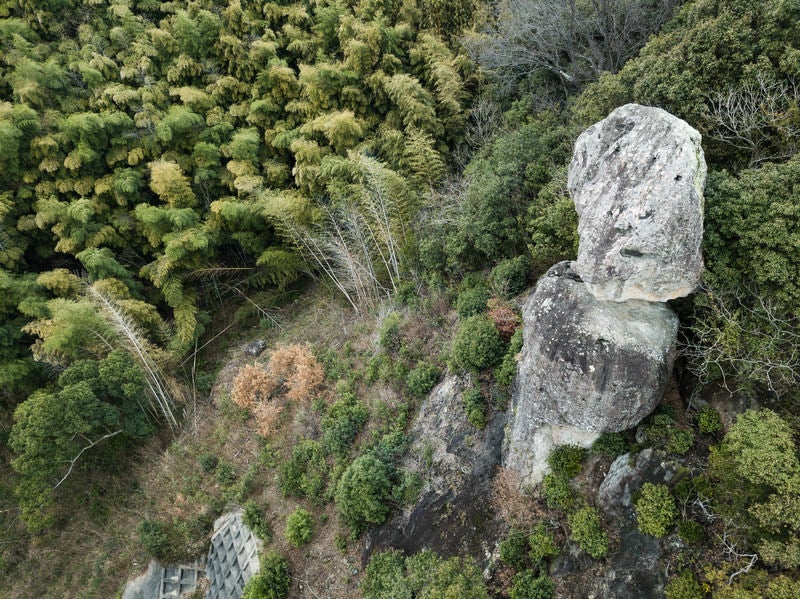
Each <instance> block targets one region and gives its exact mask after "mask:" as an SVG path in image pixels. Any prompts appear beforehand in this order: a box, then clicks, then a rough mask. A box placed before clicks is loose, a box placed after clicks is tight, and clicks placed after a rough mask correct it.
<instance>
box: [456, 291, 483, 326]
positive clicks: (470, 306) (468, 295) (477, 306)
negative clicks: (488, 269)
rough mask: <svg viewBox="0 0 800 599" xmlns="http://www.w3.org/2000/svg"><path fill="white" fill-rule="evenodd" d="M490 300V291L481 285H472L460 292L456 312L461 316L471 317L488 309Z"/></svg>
mask: <svg viewBox="0 0 800 599" xmlns="http://www.w3.org/2000/svg"><path fill="white" fill-rule="evenodd" d="M488 301H489V292H488V291H486V289H485V288H484V287H483V286H482V285H479V286H477V287H470V288H469V289H465V290H464V291H462V292H461V293H459V294H458V297H457V298H456V312H458V317H459V318H469V317H470V316H475V315H476V314H480V313H481V312H483V311H485V310H486V302H488Z"/></svg>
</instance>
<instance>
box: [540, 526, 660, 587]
mask: <svg viewBox="0 0 800 599" xmlns="http://www.w3.org/2000/svg"><path fill="white" fill-rule="evenodd" d="M615 536H616V537H617V538H619V546H618V547H617V548H615V550H614V551H612V552H611V554H610V555H609V556H608V559H607V560H603V561H602V562H595V561H592V560H591V558H589V556H587V555H586V554H585V553H584V552H582V551H580V550H579V549H578V547H577V546H575V544H574V543H572V542H570V543H569V544H568V545H567V550H566V551H562V552H561V554H560V555H559V556H558V557H557V558H556V559H555V561H554V562H553V565H552V566H551V569H550V575H551V577H552V578H553V581H554V582H555V584H556V597H575V598H578V597H580V598H586V599H608V598H611V597H613V598H614V599H663V597H664V583H665V582H666V578H665V576H664V573H665V571H666V567H665V564H664V563H663V555H664V552H663V551H662V549H661V544H660V543H659V541H658V539H656V538H654V537H651V536H648V535H645V534H642V533H641V532H639V531H638V530H637V529H636V527H635V526H627V527H625V528H624V529H622V530H621V531H619V532H615Z"/></svg>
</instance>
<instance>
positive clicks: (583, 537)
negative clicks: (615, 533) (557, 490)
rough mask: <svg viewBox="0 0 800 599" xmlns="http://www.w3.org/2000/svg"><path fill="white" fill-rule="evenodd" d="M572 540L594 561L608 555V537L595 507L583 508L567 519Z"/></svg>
mask: <svg viewBox="0 0 800 599" xmlns="http://www.w3.org/2000/svg"><path fill="white" fill-rule="evenodd" d="M567 523H568V524H569V527H570V529H571V530H570V538H571V539H572V540H573V541H575V542H576V543H578V546H579V547H580V548H581V549H583V550H584V551H585V552H586V553H588V554H589V555H590V556H591V557H593V558H594V559H601V558H603V557H605V556H606V554H607V553H608V535H607V534H606V532H605V531H604V530H603V526H602V524H601V522H600V515H599V514H598V513H597V510H596V509H595V508H593V507H588V506H587V507H582V508H580V509H579V510H577V511H576V512H574V513H572V514H570V515H569V516H568V517H567Z"/></svg>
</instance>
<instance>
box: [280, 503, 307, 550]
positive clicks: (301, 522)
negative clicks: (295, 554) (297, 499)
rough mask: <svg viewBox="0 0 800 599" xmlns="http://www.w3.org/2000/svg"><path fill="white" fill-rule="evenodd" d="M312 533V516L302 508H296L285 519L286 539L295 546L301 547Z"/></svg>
mask: <svg viewBox="0 0 800 599" xmlns="http://www.w3.org/2000/svg"><path fill="white" fill-rule="evenodd" d="M313 534H314V518H313V516H312V515H311V514H310V513H309V512H308V511H307V510H304V509H303V508H300V507H299V508H297V509H296V510H295V511H293V512H292V513H291V514H289V517H288V518H287V519H286V540H287V541H289V542H290V543H291V544H292V545H294V546H295V547H302V546H303V545H306V544H307V543H308V542H309V541H310V540H311V535H313Z"/></svg>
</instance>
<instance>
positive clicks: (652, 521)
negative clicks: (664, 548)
mask: <svg viewBox="0 0 800 599" xmlns="http://www.w3.org/2000/svg"><path fill="white" fill-rule="evenodd" d="M634 505H635V507H636V522H637V523H638V525H639V530H641V531H642V532H643V533H645V534H648V535H652V536H654V537H659V538H660V537H663V536H664V535H665V534H667V532H669V530H670V528H672V526H673V525H674V524H675V520H676V519H677V518H678V508H677V507H675V500H674V499H673V498H672V494H671V493H670V492H669V487H667V486H666V485H654V484H653V483H647V482H646V483H644V485H642V490H641V494H640V495H639V497H638V499H636V501H635V502H634Z"/></svg>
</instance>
